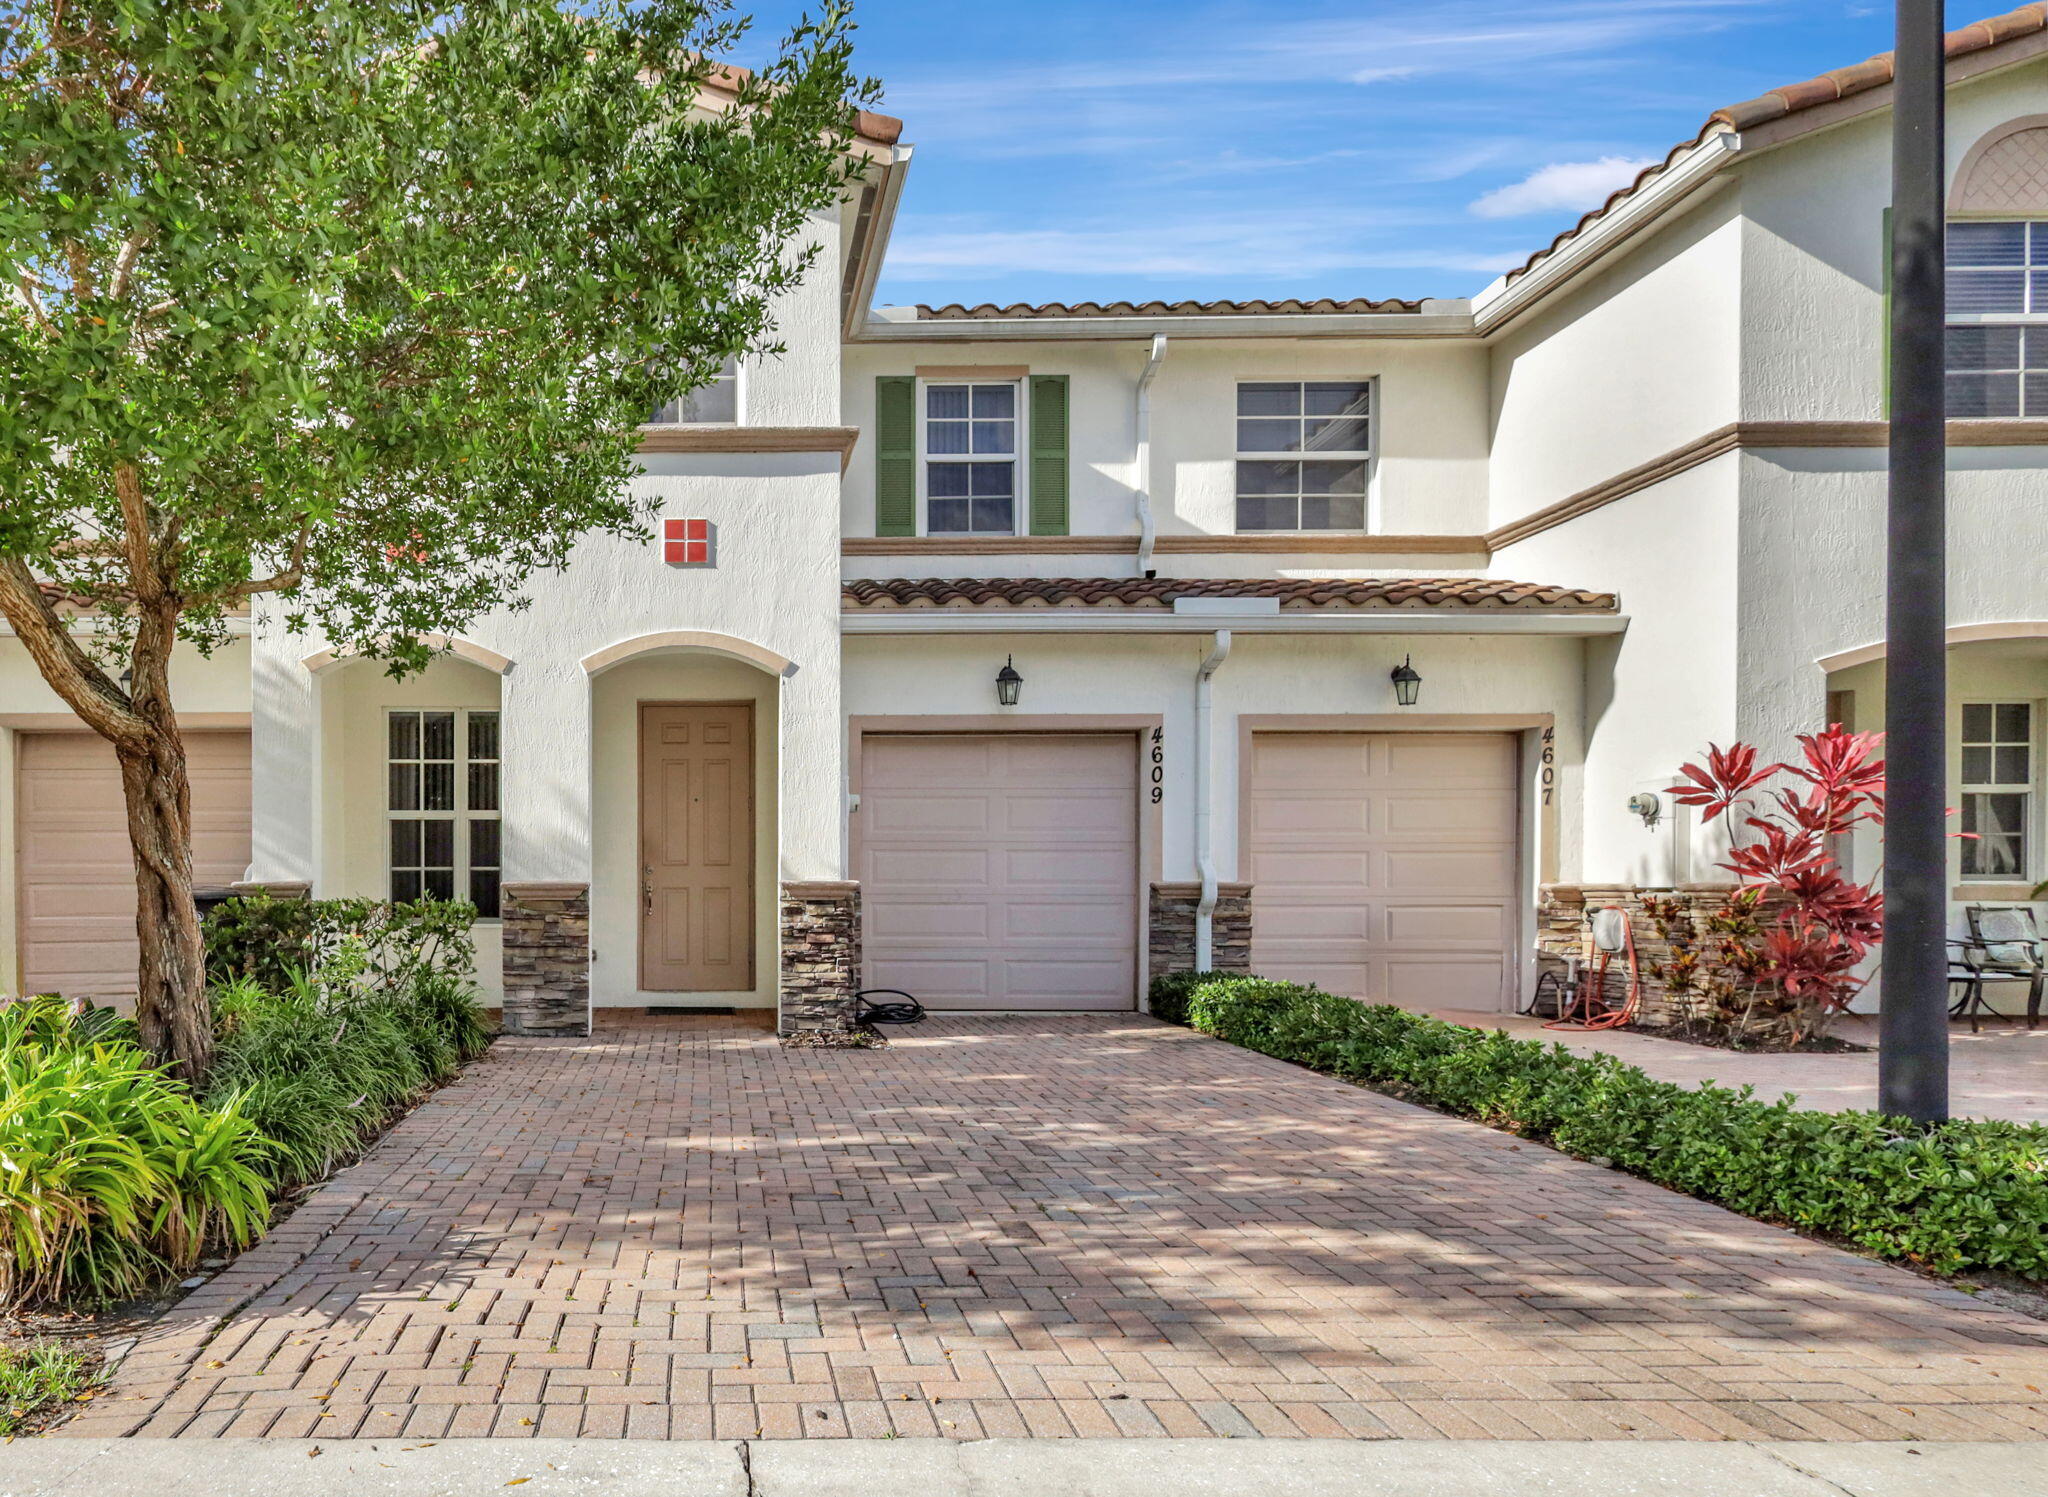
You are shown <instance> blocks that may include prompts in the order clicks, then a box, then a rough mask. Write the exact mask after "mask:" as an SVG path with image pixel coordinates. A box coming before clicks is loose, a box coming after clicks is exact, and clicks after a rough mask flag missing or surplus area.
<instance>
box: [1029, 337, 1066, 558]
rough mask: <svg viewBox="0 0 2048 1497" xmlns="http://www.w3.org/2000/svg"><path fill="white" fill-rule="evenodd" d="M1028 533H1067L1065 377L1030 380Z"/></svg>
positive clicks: (1032, 377) (1039, 376)
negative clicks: (1029, 531)
mask: <svg viewBox="0 0 2048 1497" xmlns="http://www.w3.org/2000/svg"><path fill="white" fill-rule="evenodd" d="M1031 533H1032V534H1033V535H1065V534H1066V533H1067V377H1066V376H1065V375H1064V374H1034V375H1032V376H1031Z"/></svg>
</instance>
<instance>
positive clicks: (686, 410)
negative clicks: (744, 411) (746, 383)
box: [647, 359, 740, 426]
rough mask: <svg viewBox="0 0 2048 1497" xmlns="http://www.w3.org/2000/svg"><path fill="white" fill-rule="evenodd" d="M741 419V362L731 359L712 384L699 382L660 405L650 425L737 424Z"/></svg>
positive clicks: (648, 421)
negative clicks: (687, 390)
mask: <svg viewBox="0 0 2048 1497" xmlns="http://www.w3.org/2000/svg"><path fill="white" fill-rule="evenodd" d="M739 419H740V364H739V360H738V359H727V360H726V361H725V363H724V364H723V365H721V366H720V367H719V370H718V373H717V374H716V375H715V376H713V377H712V380H711V383H710V384H708V385H699V386H698V387H697V388H696V389H694V390H691V391H689V392H687V393H686V394H682V395H678V396H677V397H676V398H675V399H674V400H671V401H669V402H668V403H667V404H666V405H662V406H659V407H657V408H656V410H655V412H654V414H653V415H651V416H649V417H648V418H647V424H648V425H649V426H736V425H738V424H739Z"/></svg>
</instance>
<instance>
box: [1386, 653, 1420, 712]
mask: <svg viewBox="0 0 2048 1497" xmlns="http://www.w3.org/2000/svg"><path fill="white" fill-rule="evenodd" d="M1409 660H1410V657H1409V656H1406V655H1403V656H1402V657H1401V663H1400V664H1399V665H1397V666H1395V667H1394V675H1393V681H1394V701H1395V703H1396V704H1397V705H1399V706H1402V707H1413V706H1414V705H1415V699H1416V698H1417V697H1418V696H1420V695H1422V675H1421V673H1420V672H1419V671H1417V670H1416V669H1415V667H1414V666H1413V665H1411V664H1410V663H1409Z"/></svg>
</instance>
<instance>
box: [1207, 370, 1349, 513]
mask: <svg viewBox="0 0 2048 1497" xmlns="http://www.w3.org/2000/svg"><path fill="white" fill-rule="evenodd" d="M1372 435H1373V433H1372V384H1371V382H1370V381H1369V380H1294V381H1285V382H1276V381H1264V382H1261V383H1258V384H1242V385H1239V386H1238V387H1237V528H1238V529H1239V530H1240V531H1247V530H1363V529H1365V490H1366V482H1367V480H1368V479H1369V478H1370V477H1371V476H1372Z"/></svg>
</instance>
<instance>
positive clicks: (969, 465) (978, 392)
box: [924, 381, 1018, 535]
mask: <svg viewBox="0 0 2048 1497" xmlns="http://www.w3.org/2000/svg"><path fill="white" fill-rule="evenodd" d="M1017 414H1018V413H1017V386H1016V385H1015V384H1014V383H1012V382H1008V381H1003V382H998V383H988V384H973V383H963V384H943V385H941V384H933V385H926V386H925V392H924V472H925V532H926V533H927V534H928V535H1014V534H1015V533H1016V521H1017V504H1016V496H1017V462H1016V458H1017V440H1018V431H1017V425H1018V422H1017Z"/></svg>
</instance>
